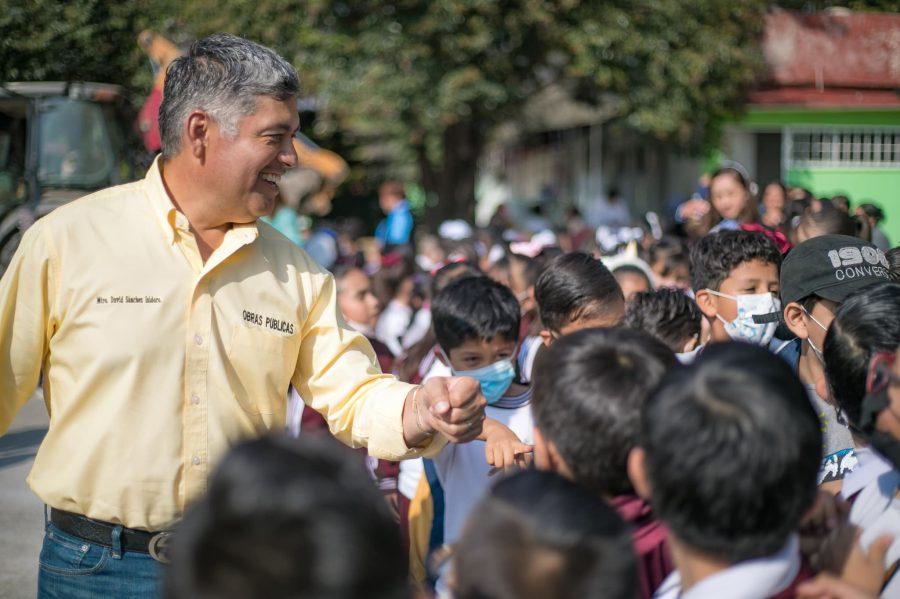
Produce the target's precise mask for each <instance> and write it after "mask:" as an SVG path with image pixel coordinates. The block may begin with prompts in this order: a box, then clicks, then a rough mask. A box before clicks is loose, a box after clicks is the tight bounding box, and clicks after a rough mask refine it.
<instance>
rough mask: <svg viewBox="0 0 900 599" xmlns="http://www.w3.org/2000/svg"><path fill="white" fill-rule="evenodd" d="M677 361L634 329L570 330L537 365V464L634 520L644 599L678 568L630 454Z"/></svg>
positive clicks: (551, 347) (535, 404) (628, 518)
mask: <svg viewBox="0 0 900 599" xmlns="http://www.w3.org/2000/svg"><path fill="white" fill-rule="evenodd" d="M676 366H677V361H676V359H675V355H674V354H673V353H672V350H670V349H669V348H668V347H666V346H665V345H664V344H663V343H662V342H660V341H658V340H656V339H654V338H653V337H651V336H650V335H649V334H647V333H644V332H641V331H634V330H630V329H586V330H582V331H578V332H575V333H572V334H570V335H565V336H563V337H562V338H561V339H559V340H558V341H556V342H555V343H554V344H553V345H551V346H550V348H549V349H548V350H547V351H546V353H545V354H544V355H542V356H540V357H539V359H538V360H537V363H536V364H535V371H534V397H533V399H532V410H533V412H534V422H535V430H534V441H535V448H534V451H535V464H536V465H537V467H538V468H541V469H543V470H553V471H556V472H558V473H559V474H562V475H563V476H565V477H566V478H569V479H571V480H573V481H575V482H578V483H580V484H581V485H583V486H585V487H587V488H588V489H590V490H592V491H593V492H594V493H595V494H596V495H597V496H598V498H602V499H604V500H606V501H607V502H609V503H610V504H611V505H612V506H613V507H615V509H616V511H617V512H618V513H619V515H620V516H621V517H622V518H623V519H624V520H625V521H626V522H628V523H629V524H630V525H631V528H632V531H633V532H632V541H633V546H634V550H635V553H636V554H637V558H638V583H639V585H638V589H639V590H640V597H642V599H648V598H649V597H651V596H652V595H653V592H654V591H655V590H656V588H657V587H658V586H659V585H660V584H661V583H662V581H663V580H664V579H665V578H666V576H668V575H669V573H670V572H672V570H673V569H674V565H673V562H672V559H671V556H670V554H669V550H668V547H667V540H666V537H667V533H666V529H665V528H664V527H663V525H662V524H661V523H660V522H659V521H658V520H657V519H656V518H655V517H654V515H653V513H652V511H651V509H650V506H649V504H647V503H646V502H645V501H644V500H643V499H641V498H640V497H638V496H637V495H636V494H635V492H634V490H633V489H632V486H631V482H630V481H629V479H628V470H627V463H628V454H629V452H630V451H631V449H632V448H633V447H634V446H635V445H636V444H637V440H638V435H639V432H640V414H641V409H642V406H643V403H644V401H645V400H646V398H647V396H648V395H649V394H650V393H651V392H652V391H653V389H654V387H655V386H656V385H657V383H658V382H659V381H660V380H661V379H662V377H663V375H664V374H665V372H666V370H668V369H671V368H675V367H676Z"/></svg>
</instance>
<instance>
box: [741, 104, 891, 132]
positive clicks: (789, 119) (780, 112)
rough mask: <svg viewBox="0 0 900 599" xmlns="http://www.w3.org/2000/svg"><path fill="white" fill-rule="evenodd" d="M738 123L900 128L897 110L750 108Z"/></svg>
mask: <svg viewBox="0 0 900 599" xmlns="http://www.w3.org/2000/svg"><path fill="white" fill-rule="evenodd" d="M738 124H739V125H740V126H742V127H746V128H748V129H756V128H762V127H777V128H781V127H790V126H792V125H837V126H842V125H876V126H892V127H898V126H900V110H844V111H839V110H815V109H811V108H805V109H797V108H782V109H771V108H765V109H761V108H752V107H751V108H750V109H749V110H748V111H747V113H746V114H745V115H744V118H742V119H740V120H739V121H738Z"/></svg>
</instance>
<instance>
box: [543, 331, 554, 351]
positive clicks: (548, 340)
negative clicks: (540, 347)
mask: <svg viewBox="0 0 900 599" xmlns="http://www.w3.org/2000/svg"><path fill="white" fill-rule="evenodd" d="M541 341H543V342H544V347H550V345H551V344H552V343H553V333H551V332H550V331H548V330H547V329H541Z"/></svg>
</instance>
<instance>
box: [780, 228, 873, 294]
mask: <svg viewBox="0 0 900 599" xmlns="http://www.w3.org/2000/svg"><path fill="white" fill-rule="evenodd" d="M889 268H890V264H889V263H888V259H887V256H885V254H884V252H883V251H881V250H879V249H878V248H877V247H875V246H874V245H872V244H871V243H868V242H866V241H863V240H862V239H860V238H858V237H850V236H849V235H822V236H820V237H813V238H812V239H808V240H806V241H804V242H803V243H801V244H800V245H798V246H796V247H795V248H794V249H792V250H791V251H790V252H788V255H787V256H785V258H784V262H782V263H781V305H782V306H786V305H788V304H789V303H791V302H796V301H798V300H801V299H803V298H805V297H807V296H809V295H813V294H815V295H817V296H819V297H821V298H824V299H827V300H831V301H833V302H837V303H839V304H840V303H841V302H843V301H844V300H845V299H847V298H848V297H850V296H851V295H853V294H854V293H856V292H857V291H862V290H863V289H865V288H866V287H868V286H869V285H871V284H872V283H877V282H879V281H884V280H889V279H890V274H889Z"/></svg>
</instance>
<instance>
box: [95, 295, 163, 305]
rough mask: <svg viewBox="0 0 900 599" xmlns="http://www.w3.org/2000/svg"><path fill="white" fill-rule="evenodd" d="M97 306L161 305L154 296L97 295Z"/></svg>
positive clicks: (159, 298)
mask: <svg viewBox="0 0 900 599" xmlns="http://www.w3.org/2000/svg"><path fill="white" fill-rule="evenodd" d="M97 303H98V304H161V303H162V298H161V297H158V296H156V295H98V296H97Z"/></svg>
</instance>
